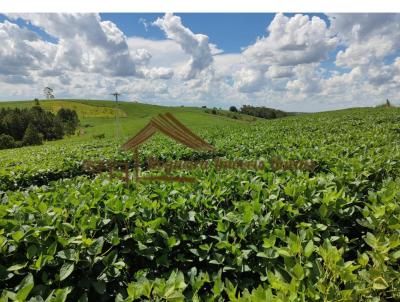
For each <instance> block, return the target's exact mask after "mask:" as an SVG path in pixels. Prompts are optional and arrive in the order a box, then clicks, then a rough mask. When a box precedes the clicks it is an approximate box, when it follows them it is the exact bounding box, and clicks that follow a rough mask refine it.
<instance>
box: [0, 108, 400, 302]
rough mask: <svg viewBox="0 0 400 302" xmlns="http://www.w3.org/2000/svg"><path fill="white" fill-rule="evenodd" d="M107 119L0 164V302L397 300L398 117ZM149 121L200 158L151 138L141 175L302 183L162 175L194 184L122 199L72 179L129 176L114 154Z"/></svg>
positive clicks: (91, 182) (196, 114)
mask: <svg viewBox="0 0 400 302" xmlns="http://www.w3.org/2000/svg"><path fill="white" fill-rule="evenodd" d="M79 102H80V103H82V104H85V105H88V106H90V105H91V104H93V106H94V107H95V106H105V107H107V106H109V107H111V108H113V104H111V103H110V102H106V101H96V102H95V101H93V102H92V101H86V102H84V101H79ZM10 104H13V103H8V105H9V106H10ZM27 104H28V103H27ZM19 106H22V105H20V104H19ZM26 106H28V105H26ZM118 110H122V111H123V112H124V113H125V114H126V117H121V118H120V119H119V123H120V128H121V130H120V132H118V131H115V119H114V118H111V117H82V116H79V119H80V122H81V125H82V129H83V131H82V133H81V135H79V136H78V135H75V136H71V137H67V138H64V139H63V140H59V141H53V142H46V143H45V144H44V145H42V146H31V147H23V148H19V149H9V150H0V301H16V300H17V301H24V300H28V301H96V300H97V301H110V300H111V301H114V300H115V301H398V300H400V177H399V175H400V141H399V140H400V110H399V109H397V108H364V109H349V110H340V111H332V112H325V113H316V114H307V115H296V116H290V117H285V118H281V119H274V120H261V119H256V120H254V121H253V120H249V121H246V120H234V119H231V118H228V117H226V118H225V117H224V116H221V115H212V114H208V113H205V112H204V109H201V108H199V109H196V108H181V107H179V108H168V107H159V106H151V105H144V104H132V103H131V104H128V103H123V104H120V107H119V108H118ZM163 112H171V113H173V114H174V115H175V116H176V117H177V118H178V119H179V120H180V121H182V122H183V123H184V124H185V125H187V126H188V127H189V128H191V129H192V130H193V131H194V132H196V133H197V134H198V135H199V136H201V137H202V138H204V139H205V140H206V141H207V142H209V143H211V144H212V145H213V146H215V148H216V151H214V152H212V153H201V152H196V151H193V150H191V149H188V148H186V147H184V146H182V145H179V144H177V143H175V142H173V141H171V140H170V139H168V138H165V137H162V136H156V137H154V138H153V139H151V140H150V141H149V142H148V143H146V144H144V145H143V146H142V147H141V149H140V163H141V165H142V169H143V171H142V173H144V174H146V159H147V158H148V156H155V157H158V158H159V159H160V160H189V159H190V160H197V159H212V158H216V157H221V158H226V159H236V160H241V159H242V160H264V161H266V162H268V160H270V159H272V158H276V157H278V158H281V159H283V160H307V159H311V160H313V161H315V162H316V163H317V168H316V169H315V170H314V171H313V172H309V171H282V170H278V171H273V170H272V169H271V167H270V166H269V165H268V164H266V167H265V169H264V170H258V171H254V170H217V169H213V168H210V169H208V170H206V171H204V170H200V169H197V170H194V171H190V172H185V171H176V172H175V173H176V175H189V174H190V175H191V176H193V175H194V176H196V177H197V179H198V182H196V183H177V182H175V183H163V182H151V183H136V182H134V181H132V182H130V183H129V184H126V183H125V182H123V181H122V180H119V179H118V178H110V175H109V173H99V174H93V173H89V172H88V171H85V169H84V168H83V164H84V161H85V160H95V159H101V160H112V159H117V160H126V161H129V162H130V163H133V156H132V154H131V153H129V152H122V151H121V150H120V149H119V147H120V145H121V144H122V143H123V142H124V140H125V139H127V138H128V137H130V136H132V135H134V134H135V133H136V132H137V131H138V130H140V129H141V127H143V126H144V125H145V124H146V123H147V122H148V121H149V120H150V118H151V117H153V116H155V115H156V114H158V113H163ZM78 115H79V112H78ZM83 125H86V127H85V126H83ZM116 133H117V134H118V135H117V136H116ZM99 134H104V136H105V138H104V139H99V138H94V137H93V136H95V137H99Z"/></svg>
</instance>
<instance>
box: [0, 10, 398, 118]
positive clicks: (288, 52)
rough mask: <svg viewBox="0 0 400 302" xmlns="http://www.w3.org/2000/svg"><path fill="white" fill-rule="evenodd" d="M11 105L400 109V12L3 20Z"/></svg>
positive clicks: (0, 88)
mask: <svg viewBox="0 0 400 302" xmlns="http://www.w3.org/2000/svg"><path fill="white" fill-rule="evenodd" d="M0 41H2V46H1V47H0V100H2V101H6V100H26V99H34V98H44V95H43V88H44V87H46V86H49V87H51V88H53V90H54V95H55V97H56V98H84V99H112V96H111V95H110V94H111V93H112V92H114V91H118V92H120V93H122V96H121V98H122V100H124V101H139V102H145V103H152V104H161V105H177V106H180V105H184V106H204V105H205V106H207V107H217V108H220V107H221V108H228V107H229V106H232V105H234V106H236V107H240V106H242V105H244V104H251V105H254V106H265V107H272V108H278V109H282V110H287V111H307V112H313V111H324V110H333V109H341V108H348V107H362V106H375V105H378V104H381V103H383V102H384V101H385V100H386V99H389V100H390V101H391V102H392V103H394V104H400V89H399V88H400V14H309V13H303V14H280V13H278V14H262V13H257V14H220V13H215V14H209V13H207V14H198V13H196V14H172V13H167V14H163V13H160V14H153V13H151V14H138V13H134V14H130V13H121V14H67V13H63V14H0Z"/></svg>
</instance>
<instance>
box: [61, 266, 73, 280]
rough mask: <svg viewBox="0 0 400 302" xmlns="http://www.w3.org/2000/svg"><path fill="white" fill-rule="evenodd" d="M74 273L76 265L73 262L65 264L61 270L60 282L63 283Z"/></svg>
mask: <svg viewBox="0 0 400 302" xmlns="http://www.w3.org/2000/svg"><path fill="white" fill-rule="evenodd" d="M73 271H74V263H73V262H65V263H64V264H63V266H62V267H61V269H60V281H63V280H65V279H67V278H68V276H69V275H71V273H72V272H73Z"/></svg>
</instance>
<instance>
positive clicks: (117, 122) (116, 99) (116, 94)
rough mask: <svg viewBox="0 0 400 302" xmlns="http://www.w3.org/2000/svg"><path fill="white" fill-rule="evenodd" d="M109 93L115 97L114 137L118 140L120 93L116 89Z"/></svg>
mask: <svg viewBox="0 0 400 302" xmlns="http://www.w3.org/2000/svg"><path fill="white" fill-rule="evenodd" d="M111 95H113V96H114V97H115V138H116V140H117V142H119V138H120V132H121V131H120V130H121V129H120V128H121V127H120V124H119V116H118V113H119V110H118V97H119V96H120V95H121V93H118V92H117V91H116V92H114V93H112V94H111Z"/></svg>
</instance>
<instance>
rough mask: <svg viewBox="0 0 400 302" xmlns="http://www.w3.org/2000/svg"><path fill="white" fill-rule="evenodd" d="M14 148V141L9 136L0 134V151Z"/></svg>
mask: <svg viewBox="0 0 400 302" xmlns="http://www.w3.org/2000/svg"><path fill="white" fill-rule="evenodd" d="M14 147H15V140H14V138H13V137H12V136H11V135H7V134H0V149H9V148H14Z"/></svg>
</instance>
